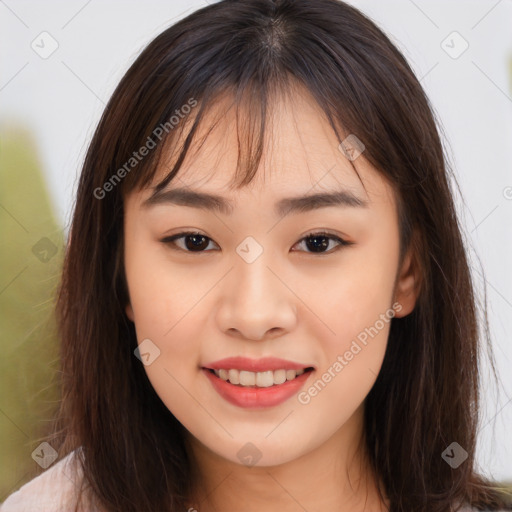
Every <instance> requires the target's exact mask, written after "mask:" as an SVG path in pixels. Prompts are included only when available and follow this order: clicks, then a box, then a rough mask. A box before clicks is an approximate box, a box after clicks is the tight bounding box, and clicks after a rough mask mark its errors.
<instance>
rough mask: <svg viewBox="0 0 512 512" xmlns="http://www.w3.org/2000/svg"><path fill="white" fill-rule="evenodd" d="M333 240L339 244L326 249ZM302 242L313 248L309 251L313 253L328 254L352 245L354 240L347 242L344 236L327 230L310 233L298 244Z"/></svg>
mask: <svg viewBox="0 0 512 512" xmlns="http://www.w3.org/2000/svg"><path fill="white" fill-rule="evenodd" d="M331 242H335V243H336V244H337V245H335V247H334V249H330V250H329V251H326V250H324V249H327V248H328V247H329V244H330V243H331ZM301 243H303V244H305V246H306V247H307V248H308V249H311V251H307V252H311V253H313V254H314V253H316V254H327V253H331V252H334V251H336V250H338V249H340V248H341V247H343V246H347V245H352V242H347V241H346V240H344V239H343V238H340V237H339V236H337V235H334V234H333V233H327V232H325V231H320V232H314V233H308V234H307V235H306V236H305V237H304V238H301V239H300V240H299V241H298V242H297V244H301Z"/></svg>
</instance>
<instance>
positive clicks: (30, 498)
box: [0, 452, 101, 512]
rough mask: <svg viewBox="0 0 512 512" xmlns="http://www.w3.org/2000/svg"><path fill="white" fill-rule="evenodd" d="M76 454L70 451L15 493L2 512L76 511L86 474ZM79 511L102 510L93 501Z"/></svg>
mask: <svg viewBox="0 0 512 512" xmlns="http://www.w3.org/2000/svg"><path fill="white" fill-rule="evenodd" d="M75 455H76V452H71V453H69V454H68V455H66V457H64V458H63V459H62V460H60V461H58V462H56V463H54V464H53V465H52V466H50V467H49V468H48V469H47V470H46V471H44V472H43V473H41V474H40V475H38V476H36V477H35V478H33V479H32V480H30V482H28V483H26V484H25V485H23V486H22V487H21V488H20V489H19V490H17V491H16V492H14V493H13V494H11V495H10V496H9V497H8V498H7V499H6V500H5V501H4V502H3V503H2V505H1V506H0V512H72V511H74V510H75V506H76V503H77V500H78V493H79V490H80V483H81V481H82V475H83V473H82V470H81V466H80V464H78V460H77V458H76V456H75ZM83 499H84V498H83ZM78 510H79V512H89V511H91V512H101V511H99V510H98V508H92V507H91V506H90V504H89V505H88V506H87V507H83V508H79V509H78Z"/></svg>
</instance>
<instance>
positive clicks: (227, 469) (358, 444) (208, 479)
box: [189, 409, 388, 512]
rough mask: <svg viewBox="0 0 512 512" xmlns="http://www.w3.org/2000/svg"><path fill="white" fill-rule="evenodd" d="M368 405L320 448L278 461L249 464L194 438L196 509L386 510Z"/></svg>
mask: <svg viewBox="0 0 512 512" xmlns="http://www.w3.org/2000/svg"><path fill="white" fill-rule="evenodd" d="M361 427H362V409H361V410H360V411H358V413H356V414H354V416H352V417H351V418H350V420H349V421H348V422H347V423H345V424H344V425H343V427H342V428H341V429H339V430H338V431H337V432H335V433H334V435H333V436H331V437H330V438H329V439H328V440H327V441H326V442H324V443H323V444H321V445H320V446H319V447H317V448H316V449H315V450H313V451H311V452H308V453H305V454H303V455H301V456H300V457H298V458H296V459H294V460H292V461H289V462H285V463H283V464H280V465H276V466H266V467H259V466H253V467H248V466H244V465H240V464H237V463H235V462H232V461H230V460H226V459H225V458H223V457H220V456H219V455H218V454H216V453H214V452H212V451H211V450H210V449H208V448H207V447H206V446H204V445H203V444H202V443H200V442H199V441H198V440H197V439H195V438H193V437H192V436H190V437H189V441H190V448H191V450H192V455H193V460H194V461H195V463H196V468H197V473H196V479H195V482H194V485H193V489H194V491H193V494H192V496H193V498H192V500H191V503H190V509H189V510H191V512H192V511H193V510H194V509H195V510H197V511H199V512H216V511H222V512H239V511H240V510H242V509H243V510H244V512H261V510H265V511H266V512H277V511H279V512H292V511H293V512H296V511H300V510H308V511H309V512H320V511H322V512H323V511H325V510H337V511H339V512H349V511H350V512H363V511H371V512H384V511H386V510H388V505H387V502H386V501H383V500H382V498H381V497H380V496H379V493H378V488H377V479H376V477H375V475H374V474H373V471H372V470H371V469H370V464H369V463H368V458H367V455H366V449H365V444H364V439H363V437H362V436H361V434H360V433H361V432H362V428H361Z"/></svg>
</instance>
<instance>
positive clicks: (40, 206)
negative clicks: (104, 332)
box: [0, 126, 64, 502]
mask: <svg viewBox="0 0 512 512" xmlns="http://www.w3.org/2000/svg"><path fill="white" fill-rule="evenodd" d="M0 240H1V244H0V349H1V357H0V502H2V501H3V500H4V499H5V498H6V497H7V495H8V494H10V493H11V492H13V491H14V490H17V489H18V488H19V487H20V486H21V485H22V484H23V483H25V482H27V481H29V480H30V479H31V478H33V477H34V476H36V475H37V474H38V473H40V472H41V471H42V468H40V467H39V466H38V465H37V464H36V462H35V460H34V459H33V458H32V456H31V454H32V452H33V451H34V450H35V449H36V448H37V446H38V445H39V442H38V438H40V437H42V436H44V435H45V434H46V433H47V429H48V425H49V420H50V419H51V418H52V416H53V414H54V411H55V408H56V403H57V400H58V390H57V386H56V376H57V371H58V345H57V337H56V328H55V318H54V297H55V293H56V290H57V286H58V282H59V279H60V272H61V266H62V256H63V254H64V250H63V249H64V235H63V231H62V229H61V228H60V227H59V226H58V224H57V222H56V220H55V218H54V214H53V211H52V207H51V201H50V198H49V195H48V191H47V189H46V186H45V182H44V179H43V176H42V173H41V165H40V162H39V161H38V158H37V153H36V149H35V144H34V142H33V140H32V137H31V136H30V134H29V133H28V132H26V131H24V130H23V129H21V128H17V127H14V126H10V127H5V126H4V127H2V129H1V130H0Z"/></svg>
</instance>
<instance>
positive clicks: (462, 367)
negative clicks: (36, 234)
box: [50, 0, 506, 512]
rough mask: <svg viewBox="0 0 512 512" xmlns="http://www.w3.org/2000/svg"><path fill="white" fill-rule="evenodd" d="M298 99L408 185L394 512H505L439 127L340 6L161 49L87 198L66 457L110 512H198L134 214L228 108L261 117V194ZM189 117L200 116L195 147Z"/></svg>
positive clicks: (255, 159)
mask: <svg viewBox="0 0 512 512" xmlns="http://www.w3.org/2000/svg"><path fill="white" fill-rule="evenodd" d="M292 82H297V83H300V84H302V85H303V86H305V87H306V88H307V90H308V91H309V92H310V93H311V94H312V96H313V97H314V99H315V100H316V101H317V102H318V104H319V106H320V107H321V108H322V110H323V112H325V115H326V118H327V119H328V121H329V123H330V125H331V126H332V129H333V130H334V131H335V133H336V135H337V136H338V139H339V140H340V141H341V140H342V136H340V134H341V133H342V132H343V133H345V134H351V133H353V134H357V137H358V138H359V139H360V140H361V141H362V142H363V143H364V145H365V147H366V149H365V153H364V157H365V158H367V159H368V161H369V162H370V163H371V164H372V165H373V166H374V167H375V168H376V169H377V170H378V171H379V172H381V173H382V174H383V175H384V176H386V177H387V179H388V180H389V181H390V183H391V184H392V185H393V187H394V189H395V191H396V196H397V198H398V205H399V222H400V235H401V237H400V244H401V254H402V256H403V254H404V252H405V249H406V248H408V247H411V246H412V248H413V249H414V255H415V259H416V261H417V264H418V265H419V268H420V269H421V275H422V286H421V293H420V295H419V298H418V301H417V304H416V307H415V309H414V311H413V312H412V313H411V314H409V315H408V316H406V317H405V318H401V319H397V318H395V319H393V321H392V325H391V331H390V334H389V341H388V348H387V352H386V355H385V359H384V362H383V366H382V369H381V372H380V374H379V376H378V378H377V381H376V383H375V385H374V386H373V388H372V390H371V391H370V393H369V395H368V396H367V398H366V403H365V433H366V436H365V437H366V446H367V450H368V453H369V455H370V460H371V464H372V466H373V468H374V470H375V472H376V474H377V475H379V477H380V478H381V479H382V483H383V485H384V487H385V489H382V492H385V494H386V496H387V497H388V498H389V500H390V503H391V511H393V512H398V511H407V512H411V511H415V512H421V511H425V512H426V511H428V512H446V511H449V510H452V508H453V507H454V506H455V505H456V504H460V503H468V504H472V505H473V506H477V507H479V508H487V509H493V508H497V507H501V508H503V507H505V506H506V503H504V501H503V498H500V494H499V493H498V491H497V490H496V487H495V486H494V485H493V484H492V482H489V481H487V480H485V479H484V478H483V477H481V476H479V475H478V474H476V473H475V470H474V467H475V464H474V462H475V460H474V456H475V443H476V432H477V422H478V379H479V372H478V368H479V365H478V361H479V345H480V340H479V329H478V323H477V305H476V304H477V303H476V298H475V296H474V291H473V285H472V281H471V275H470V270H469V265H468V260H467V256H466V252H465V247H464V243H463V239H462V236H461V227H460V225H459V222H458V219H457V216H456V211H455V207H454V202H453V198H452V189H451V185H450V183H449V172H450V170H449V166H448V165H447V164H446V162H445V155H444V154H443V149H442V144H441V140H440V137H439V133H438V128H437V125H436V120H435V116H434V114H433V112H432V108H431V106H430V103H429V100H428V98H427V97H426V95H425V93H424V91H423V89H422V87H421V86H420V83H419V82H418V80H417V78H416V77H415V76H414V74H413V71H412V70H411V68H410V67H409V65H408V63H407V62H406V60H405V58H404V57H403V55H402V54H401V53H400V52H399V51H398V49H397V48H396V47H395V46H394V45H393V44H392V43H391V41H390V40H389V39H388V37H387V36H386V35H385V34H384V33H383V32H382V31H381V30H380V29H379V28H377V26H376V25H375V24H374V23H373V22H372V21H371V20H370V19H368V18H367V17H366V16H364V15H363V14H361V13H360V12H359V11H358V10H357V9H355V8H353V7H351V6H349V5H347V4H345V3H343V2H340V1H337V0H275V1H272V0H244V1H234V0H231V1H230V0H224V1H221V2H218V3H215V4H213V5H209V6H207V7H204V8H202V9H200V10H197V11H195V12H193V13H192V14H191V15H189V16H187V17H186V18H184V19H182V20H181V21H179V22H178V23H176V24H175V25H173V26H171V27H170V28H168V29H167V30H165V31H164V32H163V33H161V34H160V35H159V36H158V37H156V38H155V39H154V40H153V41H152V42H151V43H150V44H149V45H148V46H147V47H146V48H145V49H144V51H143V52H142V53H141V55H140V56H139V57H138V58H137V59H136V61H135V62H134V63H133V65H132V66H131V67H130V68H129V70H128V71H127V72H126V74H125V76H124V77H123V78H122V80H121V82H120V83H119V85H118V87H117V88H116V90H115V92H114V93H113V95H112V98H111V99H110V101H109V103H108V105H107V107H106V109H105V111H104V113H103V116H102V118H101V120H100V122H99V125H98V127H97V129H96V131H95V133H94V136H93V138H92V141H91V143H90V146H89V148H88V152H87V155H86V158H85V161H84V165H83V169H82V172H81V175H80V180H79V184H78V191H77V196H76V204H75V208H74V215H73V219H72V225H71V236H70V240H69V243H68V247H67V253H66V257H65V263H64V269H63V275H62V282H61V287H60V291H59V296H58V301H57V316H58V322H59V328H60V336H61V341H62V344H61V359H62V376H61V386H62V402H61V407H60V411H59V415H58V418H57V419H56V422H55V427H54V430H53V436H52V437H51V438H50V443H51V444H52V445H53V446H54V447H56V448H58V451H59V456H60V457H63V456H64V455H66V454H67V453H69V452H70V451H71V450H74V449H77V448H79V447H80V448H81V450H77V453H79V454H80V455H81V457H82V459H81V460H82V464H83V470H84V475H85V479H84V482H86V483H87V484H89V485H90V488H91V490H92V492H93V493H94V495H95V496H96V497H97V498H98V501H99V503H101V505H102V506H103V507H104V508H105V510H108V511H123V512H131V511H133V512H143V511H148V512H149V511H162V510H169V511H177V510H185V508H186V502H187V500H188V499H189V498H190V496H189V493H190V492H191V487H190V484H191V481H192V477H193V474H194V465H193V461H192V460H191V458H190V456H189V451H188V450H187V446H186V444H185V435H184V427H183V426H182V425H181V424H180V423H179V422H178V421H177V420H176V418H175V417H174V416H173V414H172V413H171V412H170V411H169V410H168V409H167V408H166V407H165V405H164V404H163V403H162V402H161V400H160V399H159V397H158V396H157V394H156V392H155V391H154V389H153V388H152V386H151V384H150V382H149V380H148V378H147V376H146V373H145V371H144V368H143V366H142V364H140V361H139V360H138V359H137V358H136V357H134V349H135V348H136V347H137V340H136V335H135V330H134V326H133V324H132V323H131V322H130V321H129V320H128V319H127V318H126V314H125V310H124V306H125V304H126V303H127V302H128V300H129V299H128V294H127V287H126V282H125V275H124V269H123V198H124V197H125V195H126V194H128V193H130V191H133V190H135V189H137V188H139V189H140V188H141V187H145V186H148V185H149V184H150V182H151V180H152V179H153V177H154V175H155V172H156V169H157V168H158V166H159V164H161V162H162V155H163V152H162V149H163V148H164V147H166V148H168V147H169V145H170V144H171V143H172V142H173V141H175V140H177V138H178V135H183V134H185V137H184V139H183V140H184V143H183V144H182V146H181V147H180V150H181V151H180V153H179V154H177V153H176V155H177V158H176V162H175V165H174V166H173V168H172V169H171V170H170V172H169V174H168V175H167V176H166V178H165V180H163V181H162V182H161V183H160V184H159V186H158V188H162V187H164V186H165V185H166V184H167V183H169V182H170V181H171V180H172V179H173V178H174V176H175V175H176V174H177V172H178V170H179V168H180V166H181V164H182V162H183V160H184V157H185V154H186V153H187V151H188V149H189V147H190V145H191V142H192V140H193V137H194V134H195V132H196V130H197V127H198V125H199V123H200V121H201V119H202V117H203V113H204V112H205V110H206V109H207V108H208V107H209V106H210V105H212V104H213V102H215V100H216V98H218V97H219V95H221V94H230V95H231V96H232V98H233V102H234V104H236V106H237V107H238V106H242V107H243V108H241V109H240V112H241V116H242V121H241V122H240V126H246V127H247V124H248V123H249V125H250V126H249V128H248V129H246V130H245V131H244V137H240V139H239V140H240V146H239V150H240V156H239V160H238V165H237V172H236V176H237V178H240V180H239V182H237V186H238V187H242V186H244V185H246V184H247V183H249V182H250V181H251V180H252V178H253V177H254V175H255V173H256V170H257V168H258V163H259V161H260V158H261V155H262V151H263V139H264V134H265V127H266V119H267V114H268V110H269V108H268V106H269V103H270V100H271V98H274V97H275V95H276V93H277V92H278V91H281V92H283V91H287V90H289V88H290V86H291V84H292ZM194 102H195V103H194ZM184 105H194V116H195V117H194V119H193V123H191V127H190V131H189V132H188V133H185V132H184V126H185V124H186V123H182V122H181V118H182V117H183V113H184V112H187V110H186V109H184ZM188 110H190V109H188ZM185 115H186V114H185ZM173 116H175V117H176V118H179V120H178V122H177V123H175V122H174V121H171V119H172V117H173ZM190 119H191V118H190ZM244 123H245V124H244ZM180 140H181V139H180ZM143 146H146V147H148V148H149V147H150V146H151V148H150V150H149V151H148V152H147V154H146V155H145V156H144V158H140V159H139V158H136V157H134V152H137V151H138V150H139V148H141V147H143ZM123 169H124V172H123ZM239 171H240V172H239ZM484 322H487V320H486V316H485V315H484ZM493 368H494V366H493ZM453 441H456V442H457V443H458V444H459V445H460V446H461V447H463V448H464V450H465V451H466V452H467V453H468V459H467V460H466V461H465V462H464V463H463V464H461V465H460V466H459V467H458V468H457V469H453V468H452V467H450V465H449V464H447V463H446V462H445V461H444V460H443V459H442V457H441V454H442V453H443V452H444V450H445V449H446V448H447V447H448V446H449V445H450V444H451V443H452V442H453Z"/></svg>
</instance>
